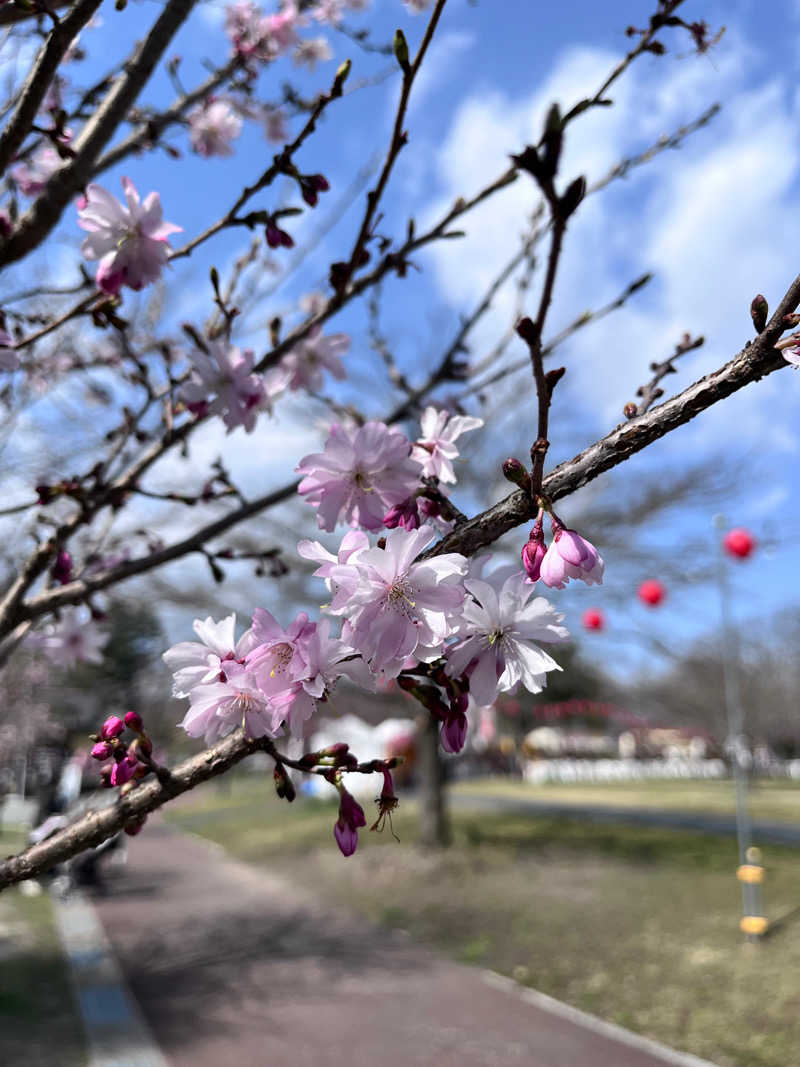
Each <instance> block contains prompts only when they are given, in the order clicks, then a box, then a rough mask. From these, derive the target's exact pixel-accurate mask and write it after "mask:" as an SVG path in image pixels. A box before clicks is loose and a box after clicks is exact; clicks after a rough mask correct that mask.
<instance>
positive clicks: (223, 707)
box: [164, 608, 371, 744]
mask: <svg viewBox="0 0 800 1067" xmlns="http://www.w3.org/2000/svg"><path fill="white" fill-rule="evenodd" d="M235 625H236V616H235V615H230V616H228V618H226V619H223V620H222V621H221V622H218V623H217V622H214V620H213V619H211V618H208V619H206V620H205V622H200V621H199V620H198V621H196V622H195V624H194V629H195V633H196V634H197V636H198V637H199V638H200V641H199V642H197V641H187V642H182V643H181V644H178V645H175V646H173V647H172V648H170V649H169V650H168V651H167V652H165V653H164V660H165V662H166V663H167V665H168V666H169V668H170V670H172V672H173V679H174V685H173V695H174V696H176V697H187V698H188V700H189V710H188V711H187V713H186V715H185V717H184V719H183V721H182V722H181V724H180V725H181V726H182V727H183V729H184V730H186V732H187V733H188V734H189V735H190V736H191V737H205V740H206V742H207V743H208V744H211V743H212V742H214V741H217V740H218V739H219V738H220V737H224V736H225V735H226V734H228V733H230V732H231V730H234V729H235V728H236V727H237V726H242V727H243V728H244V730H245V733H246V734H247V736H248V737H277V736H278V735H280V734H281V733H282V732H283V728H284V726H287V727H288V728H289V730H290V731H291V732H292V733H293V734H295V735H296V736H300V735H301V734H302V731H303V723H304V722H305V721H306V720H307V719H308V718H309V717H310V716H311V715H312V714H313V712H314V710H315V708H316V704H317V702H318V701H320V700H325V699H326V698H327V696H328V694H329V693H330V691H331V690H332V689H333V687H334V686H335V685H336V682H337V681H338V679H339V678H340V677H342V676H344V675H347V676H348V677H350V678H352V679H353V680H355V681H359V682H361V683H362V684H364V683H366V684H367V685H370V684H371V683H370V680H369V674H368V672H367V671H366V669H365V668H364V665H363V662H362V661H360V660H359V659H358V657H357V653H356V652H355V651H354V649H353V648H352V647H350V646H349V645H347V644H345V643H344V642H343V641H340V640H338V639H336V638H332V637H331V636H330V621H329V620H327V619H323V620H321V621H320V622H317V623H315V622H311V621H310V620H309V617H308V615H306V614H305V612H300V614H299V615H298V616H297V617H296V619H295V620H294V621H293V622H292V623H291V624H290V626H289V627H288V628H287V629H285V630H284V629H283V628H282V627H281V626H280V624H279V623H278V622H277V620H276V619H275V618H273V616H272V615H270V613H269V612H268V611H265V610H263V609H262V608H259V609H258V610H257V611H256V612H255V614H254V615H253V620H252V626H251V627H250V629H249V630H247V632H246V633H245V634H244V635H243V636H242V637H240V638H239V640H238V641H236V640H235V634H234V629H235Z"/></svg>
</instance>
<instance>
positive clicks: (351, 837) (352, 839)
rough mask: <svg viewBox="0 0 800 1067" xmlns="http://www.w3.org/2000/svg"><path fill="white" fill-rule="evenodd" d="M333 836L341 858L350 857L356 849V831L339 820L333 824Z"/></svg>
mask: <svg viewBox="0 0 800 1067" xmlns="http://www.w3.org/2000/svg"><path fill="white" fill-rule="evenodd" d="M333 836H334V837H335V838H336V844H337V845H338V846H339V851H340V852H341V853H342V855H343V856H352V855H353V853H354V852H355V850H356V849H357V848H358V831H357V830H354V829H353V828H352V827H351V826H347V824H346V823H343V822H342V820H341V819H337V820H336V822H335V823H334V824H333Z"/></svg>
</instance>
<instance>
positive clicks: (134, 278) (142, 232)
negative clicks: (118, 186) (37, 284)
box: [78, 178, 181, 295]
mask: <svg viewBox="0 0 800 1067" xmlns="http://www.w3.org/2000/svg"><path fill="white" fill-rule="evenodd" d="M122 187H123V189H124V190H125V200H126V206H123V205H122V204H121V203H120V202H119V200H117V198H116V197H114V196H112V195H111V193H109V192H107V190H105V189H104V188H103V187H102V186H100V185H89V186H87V188H86V197H85V200H84V203H83V206H82V207H81V208H80V209H79V211H78V225H79V226H80V227H81V229H84V230H86V231H87V232H88V234H89V236H88V237H86V238H85V240H84V242H83V244H82V245H81V251H82V252H83V255H84V256H85V257H86V259H97V260H99V263H98V265H97V275H96V281H97V284H98V286H99V288H100V289H102V290H103V292H105V293H110V294H111V295H116V294H117V293H118V292H119V291H120V289H121V288H122V286H123V285H127V286H129V287H130V288H131V289H135V290H138V289H142V288H143V287H144V286H145V285H150V283H151V282H154V281H157V280H158V278H160V277H161V271H162V269H163V268H164V266H165V265H166V263H167V260H168V258H169V252H170V246H169V243H168V241H167V238H168V237H169V235H170V234H172V233H180V231H181V227H180V226H175V225H174V224H173V223H171V222H164V220H163V216H162V211H161V198H160V197H159V195H158V193H149V194H148V195H147V196H146V197H145V199H144V201H143V202H140V200H139V194H138V192H137V191H136V187H135V186H134V184H133V182H132V181H131V180H130V178H123V179H122Z"/></svg>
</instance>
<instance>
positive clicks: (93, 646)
mask: <svg viewBox="0 0 800 1067" xmlns="http://www.w3.org/2000/svg"><path fill="white" fill-rule="evenodd" d="M107 640H108V638H107V637H106V635H105V634H104V633H102V632H101V630H100V629H99V628H98V626H97V625H96V623H94V622H93V621H92V620H91V619H84V618H83V617H82V614H81V613H80V612H78V611H69V610H68V611H65V612H63V613H62V615H61V618H60V619H59V621H58V622H57V623H51V624H50V625H49V626H46V627H45V629H44V631H43V632H42V633H35V634H31V635H30V637H29V641H30V643H31V644H32V645H34V646H35V647H37V648H39V649H41V651H42V652H43V653H44V655H45V656H46V657H47V658H48V659H49V660H50V661H51V663H54V664H56V665H57V666H59V667H74V666H75V664H76V663H102V662H103V653H102V649H103V647H104V646H105V644H106V642H107Z"/></svg>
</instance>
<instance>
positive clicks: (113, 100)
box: [0, 0, 197, 267]
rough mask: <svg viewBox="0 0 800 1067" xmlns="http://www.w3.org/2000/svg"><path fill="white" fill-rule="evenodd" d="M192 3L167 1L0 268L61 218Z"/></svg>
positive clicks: (4, 249) (3, 249)
mask: <svg viewBox="0 0 800 1067" xmlns="http://www.w3.org/2000/svg"><path fill="white" fill-rule="evenodd" d="M196 2H197V0H168V3H167V4H166V6H165V8H164V10H163V11H162V12H161V14H160V16H159V17H158V18H157V19H156V21H155V23H154V24H153V26H152V27H151V29H150V32H149V33H148V35H147V37H146V38H145V39H144V41H143V42H142V43H141V44H140V45H139V47H138V48H137V49H136V51H135V53H134V55H133V58H132V59H131V60H130V62H128V63H127V64H125V67H124V70H123V73H122V74H120V76H119V77H118V78H117V80H116V81H115V82H114V84H113V86H112V87H111V89H110V90H109V92H108V94H107V95H106V98H105V100H104V101H103V103H102V104H101V105H100V107H99V108H98V109H97V112H96V113H95V115H94V117H93V118H92V119H90V120H89V122H87V123H86V125H85V126H84V128H83V131H82V132H81V134H80V136H79V137H78V139H77V141H76V142H75V145H74V149H75V153H76V154H75V156H74V158H73V159H72V160H71V162H69V163H68V164H67V165H66V166H64V167H62V168H61V169H60V170H58V171H56V173H55V174H54V175H53V177H52V178H51V179H50V181H49V182H48V184H47V188H46V189H45V190H44V192H43V193H42V195H41V196H40V197H39V199H38V200H37V201H36V202H35V203H34V204H33V205H32V207H31V208H30V209H29V210H28V211H27V212H26V214H25V215H24V216H23V217H22V219H21V220H20V222H19V225H18V226H17V227H16V228H15V230H14V232H13V233H12V234H11V236H10V237H9V238H8V239H7V240H6V241H5V242H4V244H3V245H2V246H0V267H4V266H6V265H7V264H9V263H15V262H17V260H20V259H22V258H23V256H26V255H27V254H28V253H29V252H31V251H32V250H33V249H34V248H36V247H37V245H39V244H40V243H41V242H42V241H43V240H44V238H45V237H46V236H47V235H48V234H49V233H50V231H51V230H52V229H53V227H54V226H55V225H56V223H57V222H58V220H59V219H60V218H61V214H62V212H63V211H64V208H65V207H66V206H67V204H68V203H69V202H70V201H71V200H72V199H73V197H74V196H76V195H77V194H78V193H79V192H81V190H82V189H83V188H84V186H85V185H86V183H87V182H88V181H89V179H90V178H91V175H92V170H93V167H94V164H95V160H96V159H97V157H98V156H99V155H100V153H101V152H102V151H103V149H104V148H105V146H106V145H107V144H108V142H109V141H110V140H111V138H112V137H113V135H114V132H115V131H116V129H117V127H118V126H119V124H120V123H121V122H122V121H123V119H124V117H125V115H126V113H127V111H128V109H129V108H130V107H131V105H132V104H133V102H134V100H135V99H136V98H137V96H138V95H139V93H140V92H141V90H142V89H143V88H144V86H145V85H146V84H147V82H148V80H149V78H150V75H151V74H152V73H153V70H154V69H155V66H156V64H157V63H158V61H159V60H160V59H161V57H162V55H163V54H164V52H165V51H166V49H167V48H168V47H169V44H170V42H171V41H172V39H173V37H174V36H175V34H176V33H177V32H178V30H179V29H180V27H181V26H182V25H183V23H184V22H185V20H186V19H187V17H188V16H189V14H190V12H191V10H192V8H193V7H194V5H195V3H196Z"/></svg>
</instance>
